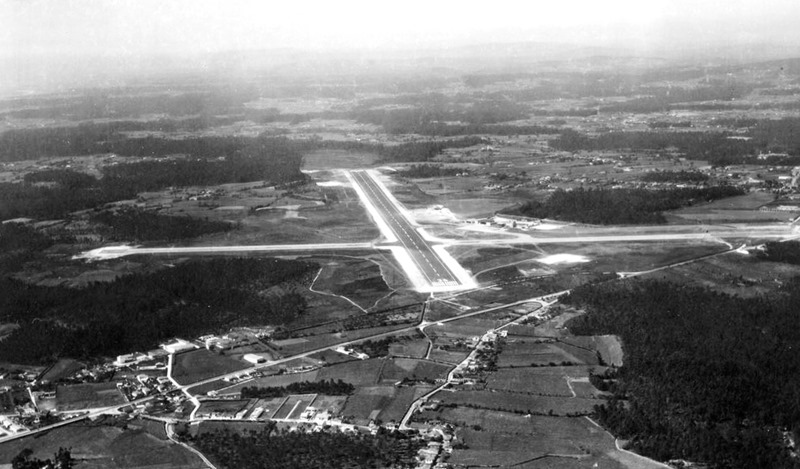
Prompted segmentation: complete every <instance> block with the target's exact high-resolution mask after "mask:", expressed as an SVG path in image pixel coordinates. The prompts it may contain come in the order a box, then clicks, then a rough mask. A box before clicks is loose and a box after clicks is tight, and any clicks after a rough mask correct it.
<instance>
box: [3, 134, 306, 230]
mask: <svg viewBox="0 0 800 469" xmlns="http://www.w3.org/2000/svg"><path fill="white" fill-rule="evenodd" d="M142 140H146V139H142ZM156 140H158V139H155V140H152V141H156ZM202 140H203V139H199V141H198V142H195V143H192V142H191V141H188V140H182V141H176V142H185V143H186V145H187V147H186V149H187V150H188V149H191V148H192V147H194V146H195V145H198V146H200V147H202V145H203V143H202ZM148 141H151V140H148ZM218 143H219V142H218ZM223 143H224V142H223ZM223 143H220V145H222V146H221V147H220V150H221V151H222V150H223V148H222V147H223V146H225V145H223ZM234 147H235V145H234V146H232V147H231V148H234ZM142 148H144V147H142ZM150 150H154V149H153V148H151V149H150ZM150 150H148V151H150ZM209 151H210V150H209V149H208V148H204V149H203V150H201V153H208V152H209ZM146 152H147V151H145V153H146ZM301 164H302V155H301V154H300V153H299V152H298V151H296V150H295V149H294V146H293V145H292V144H291V143H290V142H287V141H286V140H284V139H268V138H260V139H255V140H253V141H250V142H248V144H247V145H246V146H243V147H240V148H238V149H236V150H232V151H231V153H230V155H229V156H227V157H225V158H223V159H220V158H214V159H207V158H185V159H154V160H147V161H140V162H135V163H121V164H113V165H106V166H103V167H102V168H101V173H102V178H101V179H97V178H95V177H93V176H91V175H88V174H82V173H78V172H76V171H73V170H70V169H47V170H43V171H39V172H34V173H30V174H28V175H26V176H25V178H24V180H23V182H22V183H0V219H5V218H16V217H35V218H62V217H64V216H66V215H67V214H69V213H71V212H73V211H76V210H85V209H90V208H94V207H97V206H101V205H103V204H106V203H108V202H113V201H117V200H124V199H130V198H134V197H136V195H137V194H138V193H139V192H142V191H148V190H158V189H163V188H166V187H172V186H190V185H198V186H204V185H215V184H223V183H231V182H249V181H259V180H263V181H268V182H271V183H274V184H282V183H287V182H292V181H297V180H303V179H305V178H306V176H305V175H304V174H303V173H302V172H301V171H300V166H301ZM48 182H50V183H53V184H42V183H48Z"/></svg>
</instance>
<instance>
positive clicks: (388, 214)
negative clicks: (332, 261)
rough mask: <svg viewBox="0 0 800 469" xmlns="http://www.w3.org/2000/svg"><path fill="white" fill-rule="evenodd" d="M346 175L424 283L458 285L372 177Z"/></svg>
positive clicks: (354, 174) (454, 276)
mask: <svg viewBox="0 0 800 469" xmlns="http://www.w3.org/2000/svg"><path fill="white" fill-rule="evenodd" d="M350 174H351V175H352V177H353V180H354V181H355V182H356V184H358V185H359V186H360V187H361V189H362V190H363V192H364V194H365V195H366V196H367V198H369V201H370V202H371V203H372V205H373V206H374V207H375V208H376V209H377V210H378V211H379V215H380V216H381V218H383V220H384V221H385V222H386V224H387V225H388V226H389V229H390V230H391V231H392V233H393V234H394V235H395V237H396V238H397V241H398V242H399V243H400V244H401V245H402V246H403V247H404V248H405V249H406V252H408V254H409V256H410V257H411V260H412V261H413V262H414V264H415V265H416V267H417V269H418V270H419V271H420V273H421V274H422V276H423V277H424V278H425V281H426V282H427V283H428V284H429V285H432V286H435V287H444V286H457V285H459V284H460V281H459V279H458V277H457V276H456V275H455V274H454V273H453V272H452V271H451V270H450V269H449V268H448V267H447V266H446V265H445V264H444V262H442V260H441V259H440V258H439V256H438V255H437V254H436V253H435V252H434V250H433V249H432V247H431V245H430V244H428V242H427V241H426V240H425V239H424V238H423V237H422V236H421V235H420V234H419V233H418V232H417V230H416V228H415V227H414V226H413V225H412V224H411V222H409V221H408V219H407V218H406V217H405V216H404V215H403V213H402V212H401V211H400V208H399V207H397V205H395V204H394V202H393V201H392V200H391V199H390V198H389V197H388V196H387V195H386V193H385V192H384V191H383V190H382V189H381V187H380V186H379V185H378V183H377V182H376V181H375V180H374V179H373V178H372V176H371V175H370V174H369V173H367V172H366V171H363V170H362V171H351V172H350Z"/></svg>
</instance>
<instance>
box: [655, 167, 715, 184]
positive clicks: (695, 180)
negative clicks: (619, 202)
mask: <svg viewBox="0 0 800 469" xmlns="http://www.w3.org/2000/svg"><path fill="white" fill-rule="evenodd" d="M708 179H709V177H708V175H707V174H703V173H700V172H698V171H685V170H681V171H654V172H650V173H646V174H644V175H642V182H672V183H689V184H700V183H703V182H707V181H708Z"/></svg>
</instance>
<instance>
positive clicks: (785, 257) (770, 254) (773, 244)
mask: <svg viewBox="0 0 800 469" xmlns="http://www.w3.org/2000/svg"><path fill="white" fill-rule="evenodd" d="M756 256H757V257H758V258H759V259H761V260H765V261H771V262H784V263H786V264H794V265H800V241H767V242H766V244H764V249H762V250H759V251H756Z"/></svg>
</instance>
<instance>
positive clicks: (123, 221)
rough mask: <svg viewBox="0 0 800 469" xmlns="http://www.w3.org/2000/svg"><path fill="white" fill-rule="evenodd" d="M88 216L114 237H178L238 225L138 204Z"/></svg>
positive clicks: (143, 239)
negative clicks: (148, 210)
mask: <svg viewBox="0 0 800 469" xmlns="http://www.w3.org/2000/svg"><path fill="white" fill-rule="evenodd" d="M89 219H90V220H91V221H92V222H95V223H101V224H102V225H104V226H103V227H102V228H101V229H100V233H101V234H103V235H104V237H105V238H106V239H109V240H113V241H137V242H142V241H179V240H181V239H187V238H194V237H197V236H202V235H206V234H211V233H219V232H224V231H230V230H232V229H234V228H236V225H234V224H233V223H227V222H223V221H213V220H203V219H200V218H192V217H189V216H170V215H161V214H158V213H153V212H147V211H144V210H140V209H136V208H122V209H119V210H117V211H114V212H112V211H103V212H99V213H95V214H92V215H91V216H90V217H89Z"/></svg>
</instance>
